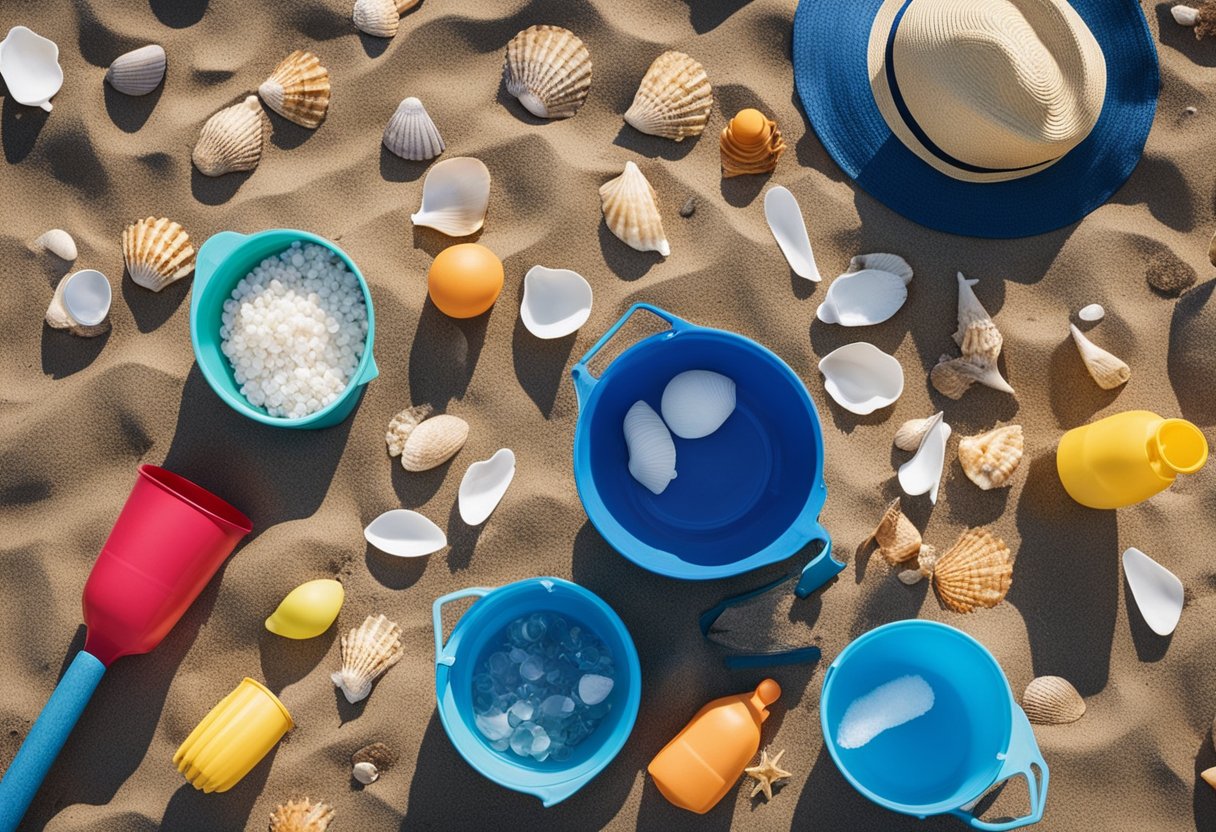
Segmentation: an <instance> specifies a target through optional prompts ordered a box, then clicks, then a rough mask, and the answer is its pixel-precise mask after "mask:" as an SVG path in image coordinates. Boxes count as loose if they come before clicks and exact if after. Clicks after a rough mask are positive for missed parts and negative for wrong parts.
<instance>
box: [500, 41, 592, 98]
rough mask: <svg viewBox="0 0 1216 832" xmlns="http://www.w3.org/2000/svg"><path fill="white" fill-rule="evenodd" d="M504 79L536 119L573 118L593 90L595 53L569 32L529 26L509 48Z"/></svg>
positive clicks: (511, 42) (503, 68) (508, 89)
mask: <svg viewBox="0 0 1216 832" xmlns="http://www.w3.org/2000/svg"><path fill="white" fill-rule="evenodd" d="M502 77H503V81H504V82H505V83H506V85H507V92H509V93H511V95H513V96H515V97H516V98H518V99H519V103H521V104H523V105H524V107H525V108H526V109H527V110H528V112H530V113H531V114H532V115H534V116H537V117H538V118H570V116H572V115H574V114H575V113H577V112H578V108H579V107H581V106H583V102H584V101H586V100H587V93H588V92H589V91H590V90H591V53H590V52H588V51H587V46H586V45H585V44H584V43H583V42H582V41H581V40H580V39H579V38H578V36H577V35H575V34H574V33H573V32H571V31H570V30H568V29H563V28H562V27H560V26H529V27H528V28H527V29H524V30H523V31H522V32H520V33H519V34H517V35H516V36H515V37H513V38H511V41H510V43H508V44H507V56H506V59H505V60H504V61H503V67H502Z"/></svg>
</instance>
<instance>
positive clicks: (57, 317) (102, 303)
mask: <svg viewBox="0 0 1216 832" xmlns="http://www.w3.org/2000/svg"><path fill="white" fill-rule="evenodd" d="M111 300H112V293H111V289H110V282H109V281H108V280H107V279H106V276H105V275H104V274H102V273H101V272H99V271H97V270H95V269H83V270H81V271H78V272H73V273H72V274H69V275H65V276H64V278H63V279H62V280H60V281H59V285H58V286H56V287H55V294H54V296H53V297H52V298H51V303H50V305H49V306H48V307H47V310H46V322H47V324H49V325H50V326H51V327H53V328H54V329H66V330H67V331H68V332H70V333H72V334H73V335H79V336H81V337H82V338H92V337H94V336H97V335H101V334H102V333H103V332H105V331H106V330H108V329H109V328H110V323H109V317H110V303H111Z"/></svg>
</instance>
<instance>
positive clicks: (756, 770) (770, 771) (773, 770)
mask: <svg viewBox="0 0 1216 832" xmlns="http://www.w3.org/2000/svg"><path fill="white" fill-rule="evenodd" d="M784 753H785V749H784V748H783V749H781V750H780V751H778V752H777V753H776V754H775V755H773V758H772V759H771V760H770V759H769V756H768V749H767V748H766V749H764V750H763V751H761V752H760V763H759V765H754V766H751V767H750V768H746V769H744V771H745V772H746V773H747V775H748V776H749V777H754V778H756V785H754V786H752V793H751V796H752V797H755V796H756V795H758V794H760V792H764V797H765V799H766V800H772V799H773V784H774V783H776V782H777V781H778V780H784V779H786V778H787V777H791V776H792V775H791V774H790V773H789V772H788V771H786V770H785V769H783V768H778V767H777V763H779V762H781V755H783V754H784Z"/></svg>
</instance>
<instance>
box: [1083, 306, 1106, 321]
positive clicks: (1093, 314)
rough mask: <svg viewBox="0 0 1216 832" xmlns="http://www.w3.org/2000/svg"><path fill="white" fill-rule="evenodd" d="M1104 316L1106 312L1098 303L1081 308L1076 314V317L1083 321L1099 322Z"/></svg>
mask: <svg viewBox="0 0 1216 832" xmlns="http://www.w3.org/2000/svg"><path fill="white" fill-rule="evenodd" d="M1104 315H1106V310H1105V309H1103V308H1102V304H1100V303H1091V304H1089V305H1088V306H1082V307H1081V309H1080V311H1078V312H1077V317H1078V318H1080V319H1081V320H1083V321H1100V320H1102V318H1103V316H1104Z"/></svg>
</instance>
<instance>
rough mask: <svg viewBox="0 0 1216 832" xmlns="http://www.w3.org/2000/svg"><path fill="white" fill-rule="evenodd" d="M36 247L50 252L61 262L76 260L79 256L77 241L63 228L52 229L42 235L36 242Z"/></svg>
mask: <svg viewBox="0 0 1216 832" xmlns="http://www.w3.org/2000/svg"><path fill="white" fill-rule="evenodd" d="M34 245H36V246H38V247H39V248H40V249H43V250H44V251H49V252H50V253H51V254H53V255H55V256H56V257H58V258H59V259H60V260H68V261H71V260H75V259H76V256H77V254H78V252H77V251H76V241H75V240H73V239H72V235H71V234H69V233H68V232H66V231H64V230H63V229H62V228H52V229H51V230H50V231H47V232H45V233H43V234H40V235H39V236H38V239H36V240H34Z"/></svg>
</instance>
